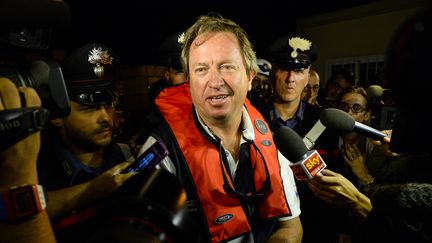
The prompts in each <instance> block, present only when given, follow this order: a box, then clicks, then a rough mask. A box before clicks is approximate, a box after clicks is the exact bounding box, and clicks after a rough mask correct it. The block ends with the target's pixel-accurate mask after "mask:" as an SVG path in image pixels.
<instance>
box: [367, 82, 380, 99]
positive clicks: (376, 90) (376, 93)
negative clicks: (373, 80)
mask: <svg viewBox="0 0 432 243" xmlns="http://www.w3.org/2000/svg"><path fill="white" fill-rule="evenodd" d="M366 92H367V95H368V97H369V98H372V99H373V98H379V97H381V96H382V95H383V92H384V89H383V88H381V86H379V85H371V86H369V87H368V88H367V91H366Z"/></svg>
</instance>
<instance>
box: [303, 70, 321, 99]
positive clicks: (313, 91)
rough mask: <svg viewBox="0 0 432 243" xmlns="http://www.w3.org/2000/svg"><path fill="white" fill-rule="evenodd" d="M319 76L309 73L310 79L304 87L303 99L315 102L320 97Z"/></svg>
mask: <svg viewBox="0 0 432 243" xmlns="http://www.w3.org/2000/svg"><path fill="white" fill-rule="evenodd" d="M319 85H320V84H319V78H318V76H316V75H312V74H309V80H308V83H307V85H306V87H305V88H304V89H303V93H302V99H303V100H304V101H306V102H310V103H314V102H315V101H316V98H317V97H318V91H319Z"/></svg>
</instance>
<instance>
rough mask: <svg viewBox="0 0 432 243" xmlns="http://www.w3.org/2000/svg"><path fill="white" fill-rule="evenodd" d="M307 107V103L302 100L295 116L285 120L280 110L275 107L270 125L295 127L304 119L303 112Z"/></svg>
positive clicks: (271, 113)
mask: <svg viewBox="0 0 432 243" xmlns="http://www.w3.org/2000/svg"><path fill="white" fill-rule="evenodd" d="M305 109H306V104H305V103H304V102H303V101H301V102H300V106H299V109H297V112H296V114H295V115H294V117H292V118H290V119H288V120H286V121H285V120H283V119H282V117H281V115H280V114H279V112H277V110H276V109H275V108H273V109H272V110H271V111H270V119H271V125H270V126H271V128H272V129H273V128H275V127H280V126H287V127H289V128H291V129H293V128H294V127H295V126H297V124H299V123H300V122H301V120H302V119H303V113H304V111H305Z"/></svg>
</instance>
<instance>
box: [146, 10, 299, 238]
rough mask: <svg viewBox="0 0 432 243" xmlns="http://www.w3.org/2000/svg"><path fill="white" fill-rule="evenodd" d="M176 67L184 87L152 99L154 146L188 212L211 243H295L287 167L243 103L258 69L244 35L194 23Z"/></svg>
mask: <svg viewBox="0 0 432 243" xmlns="http://www.w3.org/2000/svg"><path fill="white" fill-rule="evenodd" d="M182 42H183V50H182V55H181V59H182V64H183V67H184V71H185V74H186V77H187V80H188V81H189V82H187V83H184V84H182V85H179V86H175V87H169V88H166V89H164V90H163V91H162V92H161V93H160V94H159V96H158V97H157V98H156V100H155V104H156V106H157V108H158V109H159V112H160V113H159V114H161V115H162V116H163V118H164V120H165V121H166V122H165V121H164V122H160V123H158V124H155V126H154V132H153V133H152V134H151V136H150V137H149V138H148V139H147V140H146V142H145V144H144V145H143V147H142V148H141V151H140V153H143V152H144V151H145V150H146V148H148V147H149V146H150V145H151V144H152V143H154V142H155V140H159V141H161V142H163V143H165V145H166V146H167V148H168V151H169V156H168V157H166V158H165V159H164V160H163V161H162V162H161V163H160V164H158V167H160V168H163V169H167V170H169V171H170V172H171V173H173V174H175V175H176V176H177V177H178V178H179V180H180V181H181V183H182V184H183V185H184V187H185V189H186V192H187V197H188V198H187V199H188V209H189V212H190V213H191V215H192V216H193V217H194V218H195V219H196V220H197V222H198V224H199V225H200V226H201V227H202V228H201V230H202V232H204V234H205V236H206V237H205V238H206V241H211V242H219V241H225V242H240V241H241V242H301V239H302V235H303V230H302V226H301V222H300V218H299V215H300V200H299V198H298V194H297V188H296V184H295V180H294V177H293V173H292V171H291V169H290V168H289V163H288V160H287V159H286V158H285V157H283V155H282V154H280V153H279V151H278V150H277V148H276V146H275V144H274V142H273V138H272V133H271V131H270V129H269V127H268V124H267V123H266V122H265V121H264V118H263V117H262V116H261V114H260V113H259V112H258V111H257V110H256V109H255V108H254V107H253V106H252V105H250V103H249V101H248V100H247V99H246V95H247V92H248V90H250V89H251V85H252V80H253V78H254V76H255V75H256V73H257V70H258V66H257V63H256V56H255V53H254V51H253V49H252V45H251V43H250V42H249V40H248V39H247V34H246V33H245V31H244V30H243V29H242V28H241V27H240V26H239V25H237V24H236V23H234V22H232V21H231V20H229V19H225V18H223V17H220V16H201V17H200V18H198V20H197V21H196V22H195V23H194V24H193V25H192V26H191V27H190V28H189V29H188V30H187V31H186V33H185V36H184V39H183V40H182Z"/></svg>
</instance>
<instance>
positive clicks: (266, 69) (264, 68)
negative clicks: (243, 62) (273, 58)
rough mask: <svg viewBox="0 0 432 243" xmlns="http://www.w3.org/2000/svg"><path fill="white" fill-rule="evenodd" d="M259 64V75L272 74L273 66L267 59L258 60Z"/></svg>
mask: <svg viewBox="0 0 432 243" xmlns="http://www.w3.org/2000/svg"><path fill="white" fill-rule="evenodd" d="M257 64H258V73H260V74H263V75H265V76H267V77H268V76H269V74H270V70H271V67H272V66H271V64H270V62H269V61H267V60H265V59H261V58H260V59H257Z"/></svg>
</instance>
